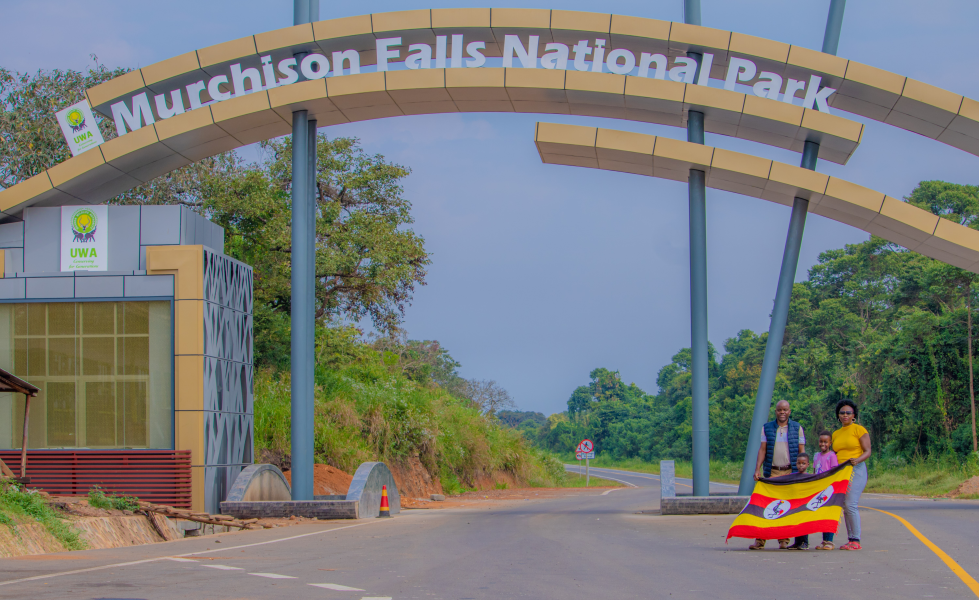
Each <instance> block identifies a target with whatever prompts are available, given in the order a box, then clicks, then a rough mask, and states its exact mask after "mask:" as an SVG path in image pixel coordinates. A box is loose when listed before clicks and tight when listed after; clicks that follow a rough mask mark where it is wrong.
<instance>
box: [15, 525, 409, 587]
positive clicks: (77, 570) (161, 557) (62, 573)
mask: <svg viewBox="0 0 979 600" xmlns="http://www.w3.org/2000/svg"><path fill="white" fill-rule="evenodd" d="M393 521H394V519H391V520H388V519H379V520H375V519H371V520H369V521H366V522H364V523H357V524H356V525H345V526H343V527H334V528H333V529H327V530H324V531H314V532H312V533H303V534H300V535H294V536H291V537H285V538H280V539H277V540H269V541H267V542H256V543H254V544H242V545H240V546H230V547H228V548H215V549H214V550H202V551H200V552H188V553H187V554H181V555H179V556H158V557H156V558H146V559H143V560H134V561H130V562H124V563H114V564H111V565H102V566H101V567H89V568H87V569H75V570H72V571H62V572H60V573H50V574H48V575H35V576H33V577H23V578H21V579H11V580H10V581H0V586H4V585H13V584H15V583H24V582H26V581H37V580H38V579H50V578H52V577H62V576H64V575H77V574H78V573H88V572H90V571H103V570H105V569H115V568H118V567H130V566H132V565H142V564H145V563H151V562H157V561H161V560H176V561H177V562H193V563H196V562H197V561H196V560H190V559H185V558H181V557H183V556H195V555H197V554H209V553H211V552H228V551H230V550H236V549H239V548H251V547H252V546H264V545H265V544H277V543H279V542H288V541H289V540H295V539H299V538H304V537H309V536H311V535H323V534H324V533H331V532H333V531H340V530H342V529H352V528H354V527H363V526H364V525H373V524H375V523H391V522H393Z"/></svg>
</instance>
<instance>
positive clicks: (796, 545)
mask: <svg viewBox="0 0 979 600" xmlns="http://www.w3.org/2000/svg"><path fill="white" fill-rule="evenodd" d="M788 549H789V550H808V549H809V543H808V542H796V543H794V544H792V545H791V546H789V547H788Z"/></svg>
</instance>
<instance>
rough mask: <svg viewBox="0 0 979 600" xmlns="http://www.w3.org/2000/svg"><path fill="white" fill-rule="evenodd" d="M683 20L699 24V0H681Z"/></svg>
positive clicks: (688, 23)
mask: <svg viewBox="0 0 979 600" xmlns="http://www.w3.org/2000/svg"><path fill="white" fill-rule="evenodd" d="M683 22H684V23H686V24H687V25H700V0H683Z"/></svg>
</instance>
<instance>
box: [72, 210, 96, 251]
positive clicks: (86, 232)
mask: <svg viewBox="0 0 979 600" xmlns="http://www.w3.org/2000/svg"><path fill="white" fill-rule="evenodd" d="M98 225H99V218H98V217H97V216H95V213H94V212H93V211H91V210H89V209H87V208H81V209H79V210H76V211H75V214H73V215H71V231H72V233H74V234H75V237H74V239H73V240H72V242H79V243H82V244H85V243H88V242H94V241H95V230H96V229H97V228H98ZM74 252H75V250H72V256H75V254H74ZM90 256H95V250H92V254H91V255H90Z"/></svg>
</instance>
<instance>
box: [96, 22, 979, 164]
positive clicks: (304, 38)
mask: <svg viewBox="0 0 979 600" xmlns="http://www.w3.org/2000/svg"><path fill="white" fill-rule="evenodd" d="M452 33H463V34H466V35H467V36H476V38H478V39H481V40H486V42H487V48H486V52H485V54H486V55H487V56H497V57H498V56H501V55H502V51H501V47H502V41H503V37H504V36H505V35H507V34H516V35H521V36H527V35H539V36H540V38H541V43H540V46H539V53H540V54H542V53H543V51H544V45H545V42H550V41H555V42H562V43H569V44H574V43H576V42H577V41H578V40H580V39H581V38H582V36H585V37H589V38H595V39H605V40H606V43H607V45H608V48H610V49H611V48H613V47H614V48H625V49H628V50H632V51H633V52H637V51H640V52H641V51H645V52H660V53H664V54H666V55H670V56H676V55H680V54H684V53H686V52H688V51H696V52H708V53H711V54H713V55H714V63H713V67H712V69H711V76H712V77H714V78H716V79H724V77H725V74H726V70H727V65H728V63H729V59H730V58H731V57H732V56H736V57H744V58H749V59H751V60H753V61H755V62H756V64H757V66H758V72H759V74H760V72H761V71H770V72H773V73H776V74H778V75H780V76H782V77H783V78H788V77H797V78H804V79H808V76H809V75H810V74H817V75H820V76H821V77H822V84H823V85H826V86H830V87H834V88H837V90H838V91H837V92H836V93H834V94H833V95H831V96H830V98H829V104H830V106H832V107H835V108H838V109H840V110H843V111H847V112H851V113H853V114H857V115H861V116H864V117H867V118H869V119H873V120H875V121H881V122H884V123H887V124H889V125H893V126H895V127H899V128H901V129H906V130H908V131H912V132H914V133H917V134H920V135H923V136H925V137H928V138H931V139H935V140H938V141H940V142H942V143H945V144H948V145H950V146H953V147H955V148H958V149H960V150H965V151H966V152H969V153H971V154H975V155H979V102H977V101H976V100H973V99H971V98H966V97H964V96H962V95H960V94H955V93H953V92H949V91H947V90H943V89H941V88H938V87H935V86H933V85H930V84H927V83H924V82H921V81H917V80H915V79H911V78H910V77H904V76H901V75H897V74H895V73H891V72H889V71H885V70H883V69H878V68H876V67H871V66H868V65H865V64H861V63H859V62H856V61H852V60H847V59H845V58H840V57H838V56H833V55H830V54H824V53H822V52H817V51H815V50H811V49H809V48H804V47H801V46H793V45H790V44H785V43H782V42H776V41H773V40H768V39H764V38H759V37H755V36H750V35H745V34H742V33H737V32H730V31H724V30H720V29H713V28H710V27H701V26H697V25H688V24H685V23H673V22H669V21H660V20H656V19H646V18H642V17H630V16H623V15H612V14H608V13H591V12H578V11H567V10H547V9H519V8H493V9H490V8H471V9H432V10H409V11H399V12H389V13H377V14H371V15H362V16H357V17H347V18H343V19H333V20H327V21H318V22H316V23H310V24H305V25H296V26H294V27H287V28H284V29H278V30H274V31H269V32H266V33H260V34H257V35H254V36H248V37H245V38H241V39H238V40H233V41H230V42H225V43H222V44H217V45H215V46H210V47H207V48H202V49H201V50H197V51H195V52H188V53H186V54H182V55H180V56H176V57H174V58H170V59H167V60H164V61H161V62H158V63H155V64H153V65H150V66H147V67H143V68H142V69H139V70H136V71H132V72H130V73H127V74H126V75H123V76H121V77H117V78H115V79H113V80H112V81H108V82H106V83H103V84H101V85H98V86H95V87H93V88H92V89H90V90H89V95H88V97H89V101H90V103H91V104H92V106H93V107H94V108H95V109H96V110H100V111H101V112H103V114H108V113H107V109H108V105H109V104H110V103H111V102H113V101H115V100H117V99H119V98H122V97H125V96H129V95H131V94H135V93H139V92H140V91H148V92H151V93H157V94H159V93H163V92H164V91H167V90H169V89H172V88H173V86H174V85H178V84H182V83H185V82H189V81H197V80H198V79H200V78H202V77H209V76H210V75H212V74H218V73H220V72H222V70H223V72H225V73H226V72H227V66H228V65H230V64H231V63H233V62H240V63H242V67H246V66H253V67H259V68H260V66H261V65H260V63H259V56H260V55H271V56H272V57H273V59H274V60H278V59H279V58H284V57H290V56H292V55H293V54H294V53H295V52H299V51H314V50H315V51H320V52H324V53H328V54H329V53H331V52H334V51H344V50H347V49H354V50H357V51H358V52H359V53H360V56H361V64H364V65H369V64H375V63H376V59H375V56H374V52H375V45H374V43H375V40H376V39H379V38H386V37H392V36H400V37H402V39H403V42H404V44H405V45H407V44H412V43H419V42H421V43H429V44H434V43H435V36H437V35H450V34H452ZM534 72H536V73H537V74H540V73H542V72H543V70H542V69H541V70H534ZM753 81H754V80H753ZM753 81H751V82H748V83H749V84H751V83H753ZM785 106H789V105H785ZM762 116H763V117H769V116H772V115H768V114H766V115H762ZM793 117H794V116H793ZM780 118H781V117H775V119H776V120H779V119H780ZM716 133H724V134H725V135H731V134H730V133H727V132H724V131H717V132H716ZM739 137H740V136H739ZM748 139H751V138H748ZM764 143H769V142H767V141H766V142H764ZM799 151H801V149H800V150H799ZM820 158H824V157H823V156H820ZM825 160H832V159H829V158H826V159H825Z"/></svg>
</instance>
